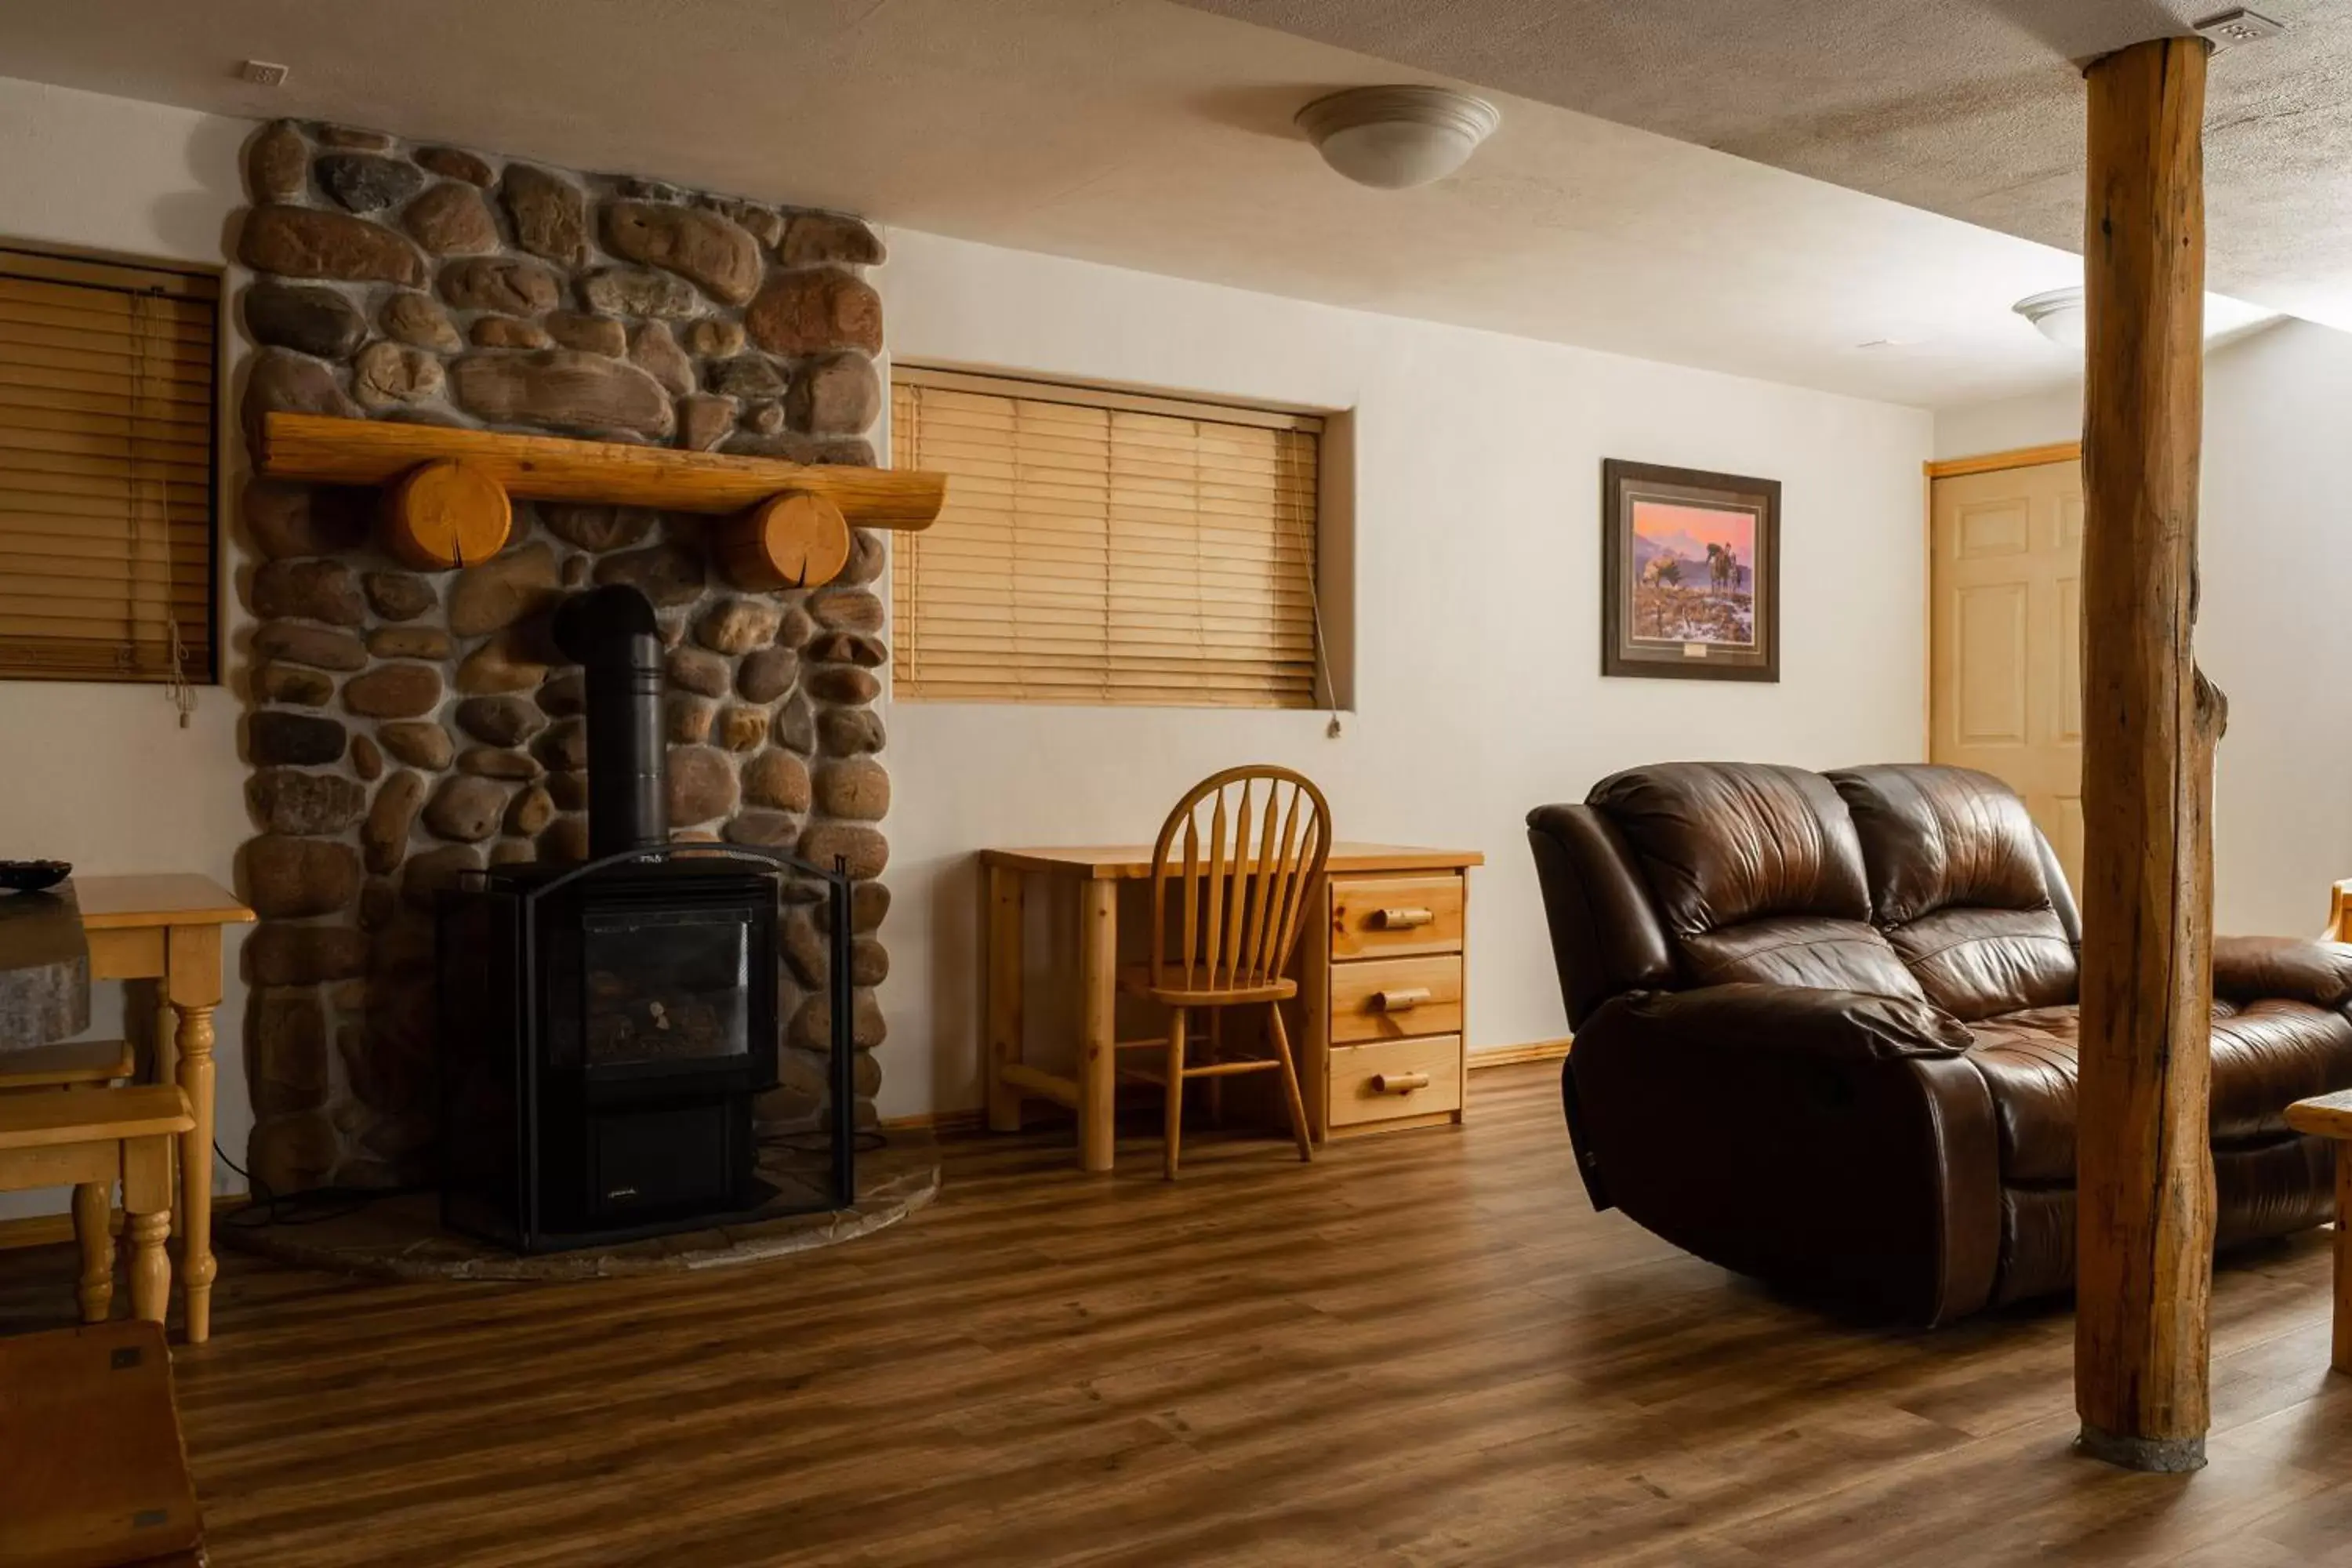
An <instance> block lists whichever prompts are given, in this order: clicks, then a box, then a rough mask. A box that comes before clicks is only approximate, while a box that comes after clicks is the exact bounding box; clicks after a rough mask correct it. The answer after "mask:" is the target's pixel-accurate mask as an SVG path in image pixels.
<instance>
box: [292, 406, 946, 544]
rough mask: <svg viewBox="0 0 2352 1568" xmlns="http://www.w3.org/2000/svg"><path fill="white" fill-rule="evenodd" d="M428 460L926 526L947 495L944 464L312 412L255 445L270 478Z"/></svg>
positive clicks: (366, 474)
mask: <svg viewBox="0 0 2352 1568" xmlns="http://www.w3.org/2000/svg"><path fill="white" fill-rule="evenodd" d="M433 462H462V463H465V464H467V465H468V466H469V467H471V468H476V469H478V471H480V472H482V473H484V474H485V475H487V476H488V478H489V479H493V480H495V481H496V482H497V483H498V484H499V487H500V488H501V489H504V490H505V491H506V492H507V494H509V495H510V496H514V497H516V498H517V499H519V500H561V501H577V502H581V503H583V504H586V505H597V504H602V505H605V506H642V507H653V508H656V509H658V510H663V511H698V512H734V511H740V510H744V509H745V508H746V507H751V506H756V505H758V504H759V503H760V502H761V501H763V500H768V499H769V498H770V497H771V496H775V495H781V494H782V493H784V492H786V491H788V490H796V491H804V492H806V493H809V494H812V495H821V496H823V497H824V498H825V499H826V500H830V501H831V502H833V504H834V505H835V506H837V507H839V508H840V509H841V513H842V516H843V517H845V518H846V519H847V520H848V521H849V523H850V525H851V526H852V527H855V528H929V526H930V525H931V523H932V522H933V521H935V520H936V519H937V518H938V517H939V515H940V507H941V506H942V505H943V504H945V502H946V500H947V476H945V475H944V474H926V473H915V472H909V471H908V470H905V469H892V468H851V467H848V466H845V465H843V466H835V465H830V464H814V465H811V464H801V463H788V462H785V461H783V460H782V459H781V458H743V457H735V456H731V455H730V454H726V453H721V452H681V451H677V450H676V449H674V448H671V447H630V446H624V445H621V444H619V443H616V442H610V441H571V440H565V439H563V438H562V437H554V436H509V435H505V434H501V433H499V432H498V431H492V430H453V429H448V428H445V427H443V426H437V425H405V424H401V423H399V422H397V421H394V420H388V419H334V418H328V417H325V416H320V415H314V414H271V415H269V416H267V417H266V418H265V419H264V420H263V421H262V426H261V440H260V442H259V444H258V445H257V448H256V452H255V466H256V467H257V468H259V469H260V470H261V472H262V473H263V474H264V475H265V476H267V477H268V478H270V479H298V480H300V481H303V482H304V483H308V484H318V485H388V484H391V483H393V482H394V481H395V480H397V479H401V478H402V477H403V476H404V475H406V474H408V473H409V472H411V471H412V470H414V469H415V468H419V467H422V466H423V465H425V464H426V463H433Z"/></svg>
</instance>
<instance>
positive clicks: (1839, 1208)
mask: <svg viewBox="0 0 2352 1568" xmlns="http://www.w3.org/2000/svg"><path fill="white" fill-rule="evenodd" d="M1968 1044H1969V1035H1968V1031H1967V1029H1966V1028H1965V1027H1963V1026H1961V1025H1960V1024H1959V1023H1958V1021H1957V1020H1955V1019H1953V1018H1952V1017H1951V1016H1950V1015H1948V1014H1946V1013H1943V1012H1941V1011H1940V1010H1938V1009H1937V1008H1936V1007H1934V1006H1932V1005H1928V1004H1926V1003H1924V1002H1919V1001H1916V1000H1905V999H1901V998H1895V997H1887V996H1874V995H1867V994H1860V993H1855V992H1850V991H1810V990H1804V989H1802V988H1800V987H1795V986H1780V985H1713V986H1706V987H1704V988H1702V989H1699V990H1696V991H1685V992H1677V993H1664V992H1650V993H1635V994H1628V995H1625V996H1621V997H1618V998H1616V999H1615V1000H1613V1001H1612V1002H1610V1003H1609V1004H1608V1005H1606V1006H1604V1007H1602V1008H1601V1010H1600V1011H1599V1012H1598V1013H1596V1014H1594V1015H1593V1016H1592V1018H1591V1020H1590V1021H1589V1022H1588V1023H1587V1024H1586V1025H1585V1026H1584V1027H1583V1028H1581V1029H1580V1030H1578V1031H1577V1036H1576V1048H1575V1049H1574V1050H1573V1051H1571V1052H1570V1054H1569V1058H1568V1061H1567V1063H1566V1070H1565V1072H1564V1074H1563V1083H1562V1088H1563V1089H1564V1090H1565V1091H1566V1094H1567V1100H1568V1110H1569V1119H1570V1136H1571V1138H1572V1140H1573V1142H1574V1143H1575V1146H1576V1152H1577V1158H1578V1163H1579V1166H1580V1171H1581V1173H1582V1174H1583V1175H1584V1177H1585V1181H1586V1184H1587V1186H1588V1190H1589V1191H1590V1193H1591V1196H1592V1198H1593V1202H1594V1205H1595V1206H1596V1207H1615V1208H1618V1209H1621V1210H1622V1211H1623V1212H1624V1214H1625V1215H1628V1216H1629V1217H1630V1218H1632V1219H1633V1220H1634V1221H1636V1222H1637V1223H1639V1224H1641V1225H1643V1226H1646V1227H1647V1228H1649V1229H1650V1230H1652V1231H1654V1232H1656V1233H1657V1234H1658V1235H1660V1236H1662V1237H1665V1238H1666V1239H1667V1240H1669V1241H1672V1242H1674V1243H1675V1245H1676V1246H1679V1247H1685V1248H1686V1249H1688V1250H1689V1251H1692V1252H1695V1253H1696V1254H1698V1256H1700V1257H1701V1258H1707V1259H1708V1260H1710V1261H1712V1262H1715V1263H1718V1264H1721V1265H1722V1266H1724V1267H1725V1268H1731V1269H1735V1270H1737V1271H1738V1272H1740V1273H1744V1274H1751V1275H1754V1276H1756V1277H1758V1278H1759V1279H1768V1280H1770V1281H1773V1282H1774V1283H1775V1284H1776V1285H1779V1286H1780V1287H1781V1288H1783V1289H1788V1290H1790V1291H1792V1292H1795V1293H1798V1294H1801V1295H1804V1296H1807V1297H1810V1298H1814V1299H1818V1300H1823V1301H1825V1302H1829V1303H1832V1304H1839V1303H1843V1305H1844V1306H1846V1307H1849V1308H1853V1309H1859V1310H1864V1311H1867V1312H1869V1313H1871V1314H1873V1315H1879V1314H1885V1315H1891V1316H1893V1317H1895V1318H1897V1319H1901V1320H1904V1321H1911V1322H1919V1323H1934V1322H1945V1321H1950V1320H1951V1319H1954V1318H1958V1317H1964V1316H1966V1315H1967V1314H1969V1313H1970V1312H1973V1311H1976V1310H1979V1308H1981V1307H1982V1306H1983V1305H1984V1304H1985V1302H1986V1301H1987V1300H1990V1297H1991V1294H1992V1289H1993V1281H1994V1277H1995V1274H1996V1271H1997V1267H1998V1257H1999V1252H2000V1139H1999V1134H1998V1131H1997V1129H1996V1124H1995V1121H1994V1116H1993V1108H1992V1097H1991V1094H1990V1090H1989V1089H1987V1087H1986V1084H1985V1081H1984V1076H1983V1075H1982V1074H1981V1073H1979V1071H1978V1070H1977V1067H1976V1064H1975V1063H1974V1062H1972V1061H1970V1060H1969V1058H1968V1056H1967V1055H1966V1049H1967V1047H1968Z"/></svg>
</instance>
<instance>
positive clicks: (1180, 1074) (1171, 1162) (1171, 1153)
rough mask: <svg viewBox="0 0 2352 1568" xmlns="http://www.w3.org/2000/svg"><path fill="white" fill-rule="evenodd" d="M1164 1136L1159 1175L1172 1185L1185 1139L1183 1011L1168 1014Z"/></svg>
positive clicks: (1174, 1008) (1175, 1010) (1172, 1011)
mask: <svg viewBox="0 0 2352 1568" xmlns="http://www.w3.org/2000/svg"><path fill="white" fill-rule="evenodd" d="M1166 1116H1167V1121H1166V1125H1165V1127H1164V1129H1163V1134H1164V1137H1165V1139H1166V1142H1167V1147H1166V1149H1165V1150H1164V1151H1162V1152H1161V1156H1160V1160H1161V1163H1160V1174H1161V1175H1163V1176H1165V1177H1167V1178H1168V1180H1170V1181H1171V1182H1172V1181H1174V1180H1175V1179H1176V1152H1177V1146H1178V1144H1180V1143H1181V1142H1182V1141H1183V1137H1184V1009H1183V1008H1181V1007H1171V1008H1170V1009H1169V1010H1168V1107H1167V1111H1166Z"/></svg>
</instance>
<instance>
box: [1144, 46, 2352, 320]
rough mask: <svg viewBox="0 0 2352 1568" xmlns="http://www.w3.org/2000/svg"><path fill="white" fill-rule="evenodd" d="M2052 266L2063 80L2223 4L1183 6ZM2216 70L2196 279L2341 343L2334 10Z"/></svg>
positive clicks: (2072, 178) (2348, 138) (2075, 223)
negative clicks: (1925, 215)
mask: <svg viewBox="0 0 2352 1568" xmlns="http://www.w3.org/2000/svg"><path fill="white" fill-rule="evenodd" d="M1183 3H1184V4H1187V5H1196V6H1198V7H1199V8H1201V9H1202V10H1208V11H1213V12H1216V13H1219V14H1221V15H1223V16H1234V17H1239V18H1242V19H1244V20H1247V21H1251V22H1255V23H1258V24H1261V25H1263V26H1268V27H1276V28H1280V29H1283V30H1285V31H1286V32H1290V33H1294V34H1297V35H1298V36H1301V37H1314V38H1318V39H1320V40H1322V41H1324V42H1327V43H1332V44H1338V45H1340V46H1342V47H1347V48H1350V49H1357V50H1361V51H1363V52H1365V53H1368V54H1372V55H1377V56H1380V57H1381V58H1385V59H1390V60H1393V61H1396V62H1397V63H1399V64H1401V65H1405V66H1409V67H1412V68H1414V69H1416V70H1420V71H1429V72H1436V73H1441V74H1444V75H1447V76H1452V77H1456V78H1461V79H1467V80H1471V81H1476V82H1483V83H1485V84H1486V85H1488V86H1490V87H1494V88H1496V89H1501V90H1503V91H1507V92H1511V93H1515V94H1518V95H1521V96H1524V97H1527V98H1532V99H1536V100H1540V101H1543V102H1546V103H1551V104H1557V105H1559V106H1561V107H1564V108H1569V109H1574V110H1580V111H1581V112H1584V113H1587V114H1597V115H1600V116H1601V117H1603V118H1604V119H1608V120H1612V121H1618V122H1619V123H1621V124H1625V125H1635V126H1640V127H1642V128H1643V129H1644V130H1649V131H1654V132H1659V133H1660V134H1662V135H1666V136H1672V137H1675V138H1676V139H1677V140H1680V141H1685V142H1696V143H1697V144H1699V145H1701V146H1705V147H1713V148H1717V149H1719V150H1721V151H1723V152H1727V153H1737V154H1738V155H1739V156H1740V157H1743V158H1753V159H1755V160H1757V161H1758V162H1759V163H1769V164H1771V165H1773V166H1774V167H1776V168H1781V169H1789V170H1793V171H1794V172H1796V173H1798V174H1810V175H1811V176H1813V177H1814V178H1816V179H1821V180H1829V181H1832V182H1834V183H1835V184H1841V185H1844V186H1846V187H1848V188H1850V189H1853V190H1857V191H1867V192H1870V193H1871V194H1873V195H1881V196H1885V197H1887V198H1889V199H1890V200H1894V201H1898V202H1905V203H1907V204H1909V205H1913V206H1917V207H1925V208H1927V210H1928V211H1930V212H1938V213H1943V214H1946V215H1948V216H1952V217H1957V218H1962V219H1965V220H1966V221H1968V222H1969V223H1974V224H1982V225H1984V226H1986V227H1989V228H1995V229H1999V230H2000V231H2002V232H2003V233H2006V234H2013V235H2018V236H2021V237H2024V238H2027V239H2033V240H2039V241H2041V242H2042V244H2045V245H2053V246H2060V247H2065V248H2067V249H2070V250H2076V251H2079V250H2080V249H2081V248H2082V229H2083V131H2084V122H2083V116H2084V105H2083V84H2082V79H2081V71H2080V68H2079V62H2082V61H2084V60H2087V59H2090V58H2095V57H2096V56H2098V55H2100V54H2104V53H2105V52H2107V51H2108V50H2111V49H2114V48H2117V47H2121V46H2123V45H2125V44H2129V43H2134V42H2137V41H2138V40H2140V39H2143V38H2149V37H2162V36H2165V35H2168V34H2178V33H2183V32H2186V31H2187V30H2188V26H2187V24H2188V23H2189V22H2191V21H2194V20H2199V19H2201V18H2203V17H2206V16H2212V15H2214V14H2216V13H2218V12H2220V11H2222V10H2225V9H2228V8H2229V3H2230V0H2163V3H2162V4H2158V0H1606V3H1603V0H1183ZM2253 9H2255V10H2257V11H2259V12H2261V13H2262V14H2263V15H2264V16H2269V17H2271V18H2273V20H2276V21H2280V22H2284V23H2285V24H2287V28H2288V30H2287V32H2286V33H2285V34H2284V36H2282V37H2276V38H2272V39H2268V40H2266V41H2263V42H2262V43H2258V44H2252V45H2248V46H2243V47H2234V48H2229V49H2224V50H2222V51H2221V52H2220V53H2218V54H2216V55H2215V56H2214V57H2213V62H2212V68H2211V73H2210V82H2209V85H2208V89H2207V114H2206V127H2207V130H2206V143H2205V157H2206V188H2207V216H2208V221H2209V234H2208V239H2207V268H2208V281H2209V283H2210V285H2211V286H2212V287H2213V288H2214V289H2218V290H2220V291H2221V292H2223V293H2226V294H2232V295H2236V296H2238V297H2239V298H2242V299H2245V300H2253V301H2256V302H2258V303H2260V304H2263V305H2267V306H2269V307H2271V308H2272V309H2273V310H2285V311H2290V312H2293V313H2294V314H2297V315H2306V316H2310V317H2312V318H2314V319H2315V320H2321V321H2329V322H2331V323H2333V324H2335V325H2336V326H2339V327H2344V328H2346V329H2347V330H2352V5H2347V4H2344V3H2343V0H2258V4H2256V5H2254V7H2253Z"/></svg>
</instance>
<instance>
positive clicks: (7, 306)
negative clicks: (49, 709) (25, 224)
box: [0, 248, 220, 683]
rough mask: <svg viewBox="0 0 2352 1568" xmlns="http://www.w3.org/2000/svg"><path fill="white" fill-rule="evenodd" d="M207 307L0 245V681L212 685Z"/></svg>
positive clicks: (161, 287)
mask: <svg viewBox="0 0 2352 1568" xmlns="http://www.w3.org/2000/svg"><path fill="white" fill-rule="evenodd" d="M219 296H220V283H219V279H217V278H215V277H211V276H208V275H198V274H191V273H183V272H174V271H169V270H165V269H163V268H144V267H134V266H121V265H117V264H114V263H110V262H99V261H84V260H79V259H77V258H68V257H54V256H45V255H39V254H35V253H30V252H26V251H16V250H9V249H5V248H0V676H14V677H36V678H46V679H71V680H155V681H166V682H176V681H185V682H189V683H207V682H210V681H212V680H214V679H215V659H214V608H215V605H214V584H215V581H216V574H215V569H214V553H213V552H214V540H215V528H214V496H215V483H214V458H215V446H216V443H215V428H216V419H215V381H216V371H217V368H218V365H219V350H218V346H217V342H216V338H215V334H216V331H217V327H218V321H219Z"/></svg>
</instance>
